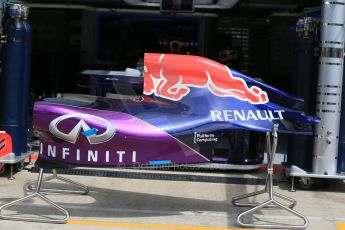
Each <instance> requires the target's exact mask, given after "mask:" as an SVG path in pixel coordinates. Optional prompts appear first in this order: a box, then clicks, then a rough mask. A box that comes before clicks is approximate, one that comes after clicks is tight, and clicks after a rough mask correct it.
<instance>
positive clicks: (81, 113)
mask: <svg viewBox="0 0 345 230" xmlns="http://www.w3.org/2000/svg"><path fill="white" fill-rule="evenodd" d="M34 110H35V111H34V118H33V119H34V124H35V128H36V129H37V130H38V132H39V133H40V142H41V143H40V158H41V159H46V160H50V161H57V162H61V163H68V164H78V165H88V166H96V165H97V166H111V167H120V166H142V165H149V164H151V165H152V164H156V163H157V164H162V163H163V164H164V163H166V164H185V163H201V162H208V161H209V160H208V159H206V158H205V157H203V156H202V155H201V154H199V153H198V152H197V151H195V150H193V149H191V148H190V147H188V146H187V145H185V144H183V143H182V142H180V141H179V140H177V139H176V138H174V137H173V136H171V135H170V134H168V133H166V132H164V131H162V130H161V129H159V128H157V127H155V126H153V125H151V124H149V123H147V122H145V121H143V120H140V119H138V118H136V117H134V116H132V115H130V114H126V113H121V112H112V111H100V110H92V109H85V108H80V107H74V106H68V105H58V104H52V103H47V102H38V103H36V104H35V108H34ZM66 114H68V115H69V116H66ZM93 116H94V117H93ZM97 117H98V119H97ZM102 118H103V119H104V120H103V119H102ZM52 121H56V122H52ZM52 123H54V124H55V125H54V124H53V125H52ZM107 126H108V127H107ZM94 130H96V131H95V132H97V134H96V133H95V132H93V131H94ZM107 135H108V136H107ZM73 141H75V143H73Z"/></svg>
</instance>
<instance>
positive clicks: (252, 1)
mask: <svg viewBox="0 0 345 230" xmlns="http://www.w3.org/2000/svg"><path fill="white" fill-rule="evenodd" d="M149 1H150V0H142V2H149ZM28 2H30V3H42V4H53V3H54V4H80V5H88V6H94V7H120V8H133V7H135V6H130V5H128V4H127V3H126V2H125V1H124V0H28ZM213 2H214V3H217V0H213ZM320 4H321V0H239V1H238V3H237V4H236V5H235V7H233V8H232V9H228V10H227V11H242V12H243V11H252V10H255V11H257V10H263V11H288V12H299V11H301V10H302V9H303V8H305V7H314V6H319V5H320ZM140 8H145V7H142V6H141V7H140ZM146 8H148V7H146ZM152 8H154V7H152ZM156 8H157V7H156ZM197 10H198V11H199V10H200V11H205V10H203V9H197ZM207 10H208V11H212V10H210V9H207Z"/></svg>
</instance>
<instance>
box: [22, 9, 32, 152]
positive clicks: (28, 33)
mask: <svg viewBox="0 0 345 230" xmlns="http://www.w3.org/2000/svg"><path fill="white" fill-rule="evenodd" d="M28 14H29V8H28V7H26V6H24V5H23V6H22V20H23V24H24V28H25V52H24V68H23V71H24V80H23V92H22V97H23V98H22V100H23V101H22V106H23V107H22V125H23V127H24V128H23V129H22V132H23V133H22V137H21V140H22V141H21V144H22V147H21V152H26V151H27V134H28V132H27V130H28V128H29V105H30V80H31V47H32V29H31V26H30V24H29V22H28V20H27V19H28Z"/></svg>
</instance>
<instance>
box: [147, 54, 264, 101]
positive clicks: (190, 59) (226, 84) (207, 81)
mask: <svg viewBox="0 0 345 230" xmlns="http://www.w3.org/2000/svg"><path fill="white" fill-rule="evenodd" d="M193 87H194V88H208V90H209V91H210V92H211V93H213V94H214V95H216V96H219V97H234V98H237V99H239V100H242V101H247V102H249V103H251V104H265V103H267V102H268V101H269V100H268V96H267V93H266V92H265V91H263V90H262V89H260V88H259V87H257V86H252V87H250V88H249V87H248V85H247V83H246V82H245V81H244V80H243V79H241V78H238V77H234V76H233V75H232V73H231V71H230V69H229V68H228V67H227V66H225V65H222V64H220V63H218V62H215V61H212V60H210V59H206V58H203V57H197V56H190V55H176V54H154V53H147V54H145V67H144V94H146V95H151V94H154V95H156V96H158V97H162V98H166V99H169V100H173V101H179V100H181V99H182V98H183V97H185V96H186V95H188V94H189V92H190V88H193Z"/></svg>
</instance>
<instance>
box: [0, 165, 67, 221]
mask: <svg viewBox="0 0 345 230" xmlns="http://www.w3.org/2000/svg"><path fill="white" fill-rule="evenodd" d="M42 182H43V168H40V172H39V175H38V179H37V184H36V189H35V191H34V192H33V193H32V194H30V195H27V196H24V197H22V198H20V199H17V200H14V201H12V202H10V203H7V204H4V205H2V206H0V219H4V220H19V221H31V222H43V223H55V224H64V223H66V222H67V220H68V219H69V217H70V214H69V212H68V211H67V210H66V209H64V208H62V207H61V206H59V205H57V204H56V203H54V202H53V201H51V200H50V199H48V198H47V197H45V196H44V195H42V194H41V193H40V189H41V186H42ZM35 197H37V198H40V199H41V200H43V201H44V202H46V203H48V204H49V205H50V206H52V207H53V208H54V209H56V210H58V211H59V212H61V213H63V214H64V217H63V218H62V219H58V218H48V217H47V218H34V217H23V216H14V215H4V214H2V211H3V210H5V209H8V208H10V207H13V206H16V205H17V204H19V203H22V202H23V201H26V200H29V199H32V198H35Z"/></svg>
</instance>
